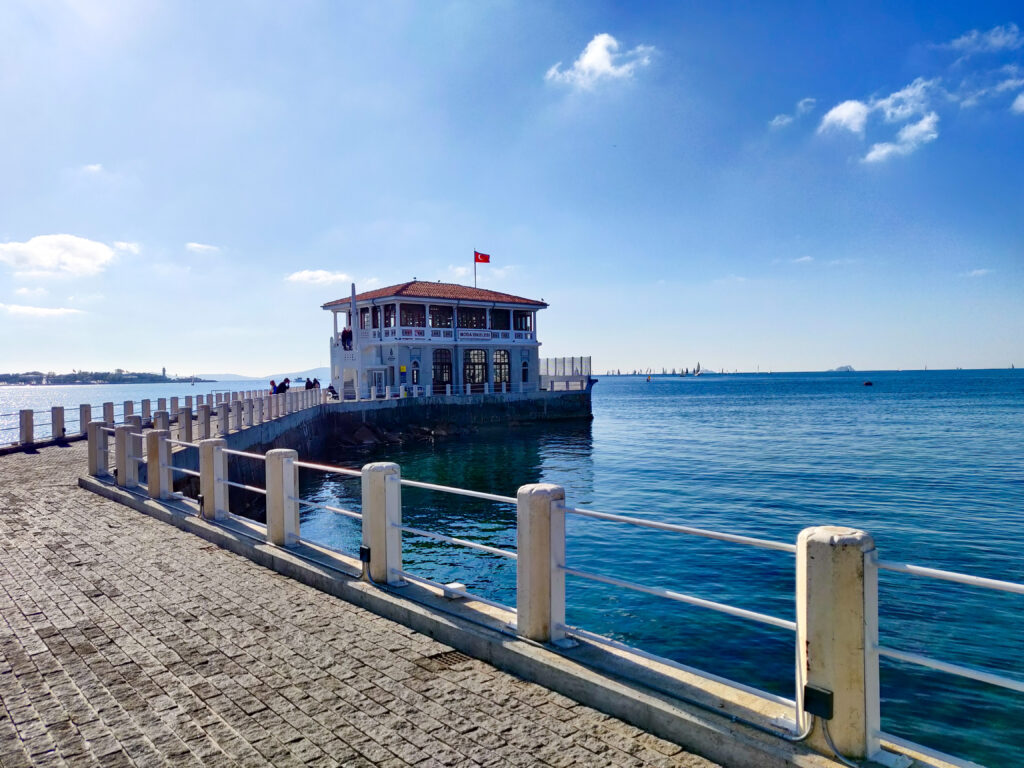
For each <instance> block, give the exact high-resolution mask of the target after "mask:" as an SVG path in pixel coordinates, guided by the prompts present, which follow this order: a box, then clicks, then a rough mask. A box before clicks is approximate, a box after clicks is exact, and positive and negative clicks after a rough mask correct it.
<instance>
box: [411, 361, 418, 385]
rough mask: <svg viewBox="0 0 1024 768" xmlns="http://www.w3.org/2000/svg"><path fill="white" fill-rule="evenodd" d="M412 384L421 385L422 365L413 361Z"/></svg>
mask: <svg viewBox="0 0 1024 768" xmlns="http://www.w3.org/2000/svg"><path fill="white" fill-rule="evenodd" d="M410 383H411V384H412V385H413V386H416V385H417V384H419V383H420V364H419V363H418V362H416V361H415V360H413V361H412V381H411V382H410Z"/></svg>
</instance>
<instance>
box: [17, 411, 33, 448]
mask: <svg viewBox="0 0 1024 768" xmlns="http://www.w3.org/2000/svg"><path fill="white" fill-rule="evenodd" d="M18 422H19V427H20V428H19V430H18V442H19V443H21V444H22V445H31V444H32V443H34V442H35V433H34V432H33V429H34V427H35V423H34V417H33V414H32V409H31V408H23V409H22V410H20V411H18Z"/></svg>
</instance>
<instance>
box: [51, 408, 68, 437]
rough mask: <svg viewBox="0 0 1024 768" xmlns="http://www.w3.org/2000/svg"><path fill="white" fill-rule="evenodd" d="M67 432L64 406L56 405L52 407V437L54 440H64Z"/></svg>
mask: <svg viewBox="0 0 1024 768" xmlns="http://www.w3.org/2000/svg"><path fill="white" fill-rule="evenodd" d="M65 434H66V432H65V430H64V406H63V405H55V406H53V407H52V408H51V409H50V437H52V438H53V439H54V440H63V439H64V436H65Z"/></svg>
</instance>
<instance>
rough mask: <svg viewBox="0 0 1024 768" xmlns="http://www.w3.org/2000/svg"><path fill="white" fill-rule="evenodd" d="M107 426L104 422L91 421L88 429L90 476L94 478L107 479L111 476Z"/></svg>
mask: <svg viewBox="0 0 1024 768" xmlns="http://www.w3.org/2000/svg"><path fill="white" fill-rule="evenodd" d="M106 426H107V424H106V422H103V421H90V422H89V424H88V426H87V427H86V433H87V434H88V436H89V474H90V475H91V476H92V477H106V476H107V475H109V474H110V470H109V469H107V463H108V462H109V460H110V459H109V457H108V455H107V454H108V450H109V449H108V447H107V436H108V435H107V432H105V431H104V430H105V428H106Z"/></svg>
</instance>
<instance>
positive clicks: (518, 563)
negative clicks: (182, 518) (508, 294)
mask: <svg viewBox="0 0 1024 768" xmlns="http://www.w3.org/2000/svg"><path fill="white" fill-rule="evenodd" d="M110 435H114V436H115V438H116V440H115V442H116V449H115V451H114V453H117V450H123V451H127V452H129V456H121V455H116V457H115V458H116V462H115V463H116V464H117V469H118V478H117V482H118V484H119V485H121V484H124V483H126V482H130V472H129V473H128V474H129V477H125V476H124V475H123V474H122V468H123V467H125V466H132V465H134V463H135V462H131V461H129V460H128V458H129V457H130V456H131V452H132V451H134V448H132V447H131V446H132V445H133V441H134V440H135V439H136V438H138V437H140V435H139V434H138V433H137V432H135V431H134V428H133V427H131V426H130V425H121V426H118V427H116V428H114V429H111V428H110V427H107V426H106V425H105V424H103V423H101V422H93V423H91V424H90V432H89V439H90V446H89V448H90V474H94V475H97V476H103V475H105V474H107V467H108V466H109V464H108V458H109V454H110V450H109V446H108V444H107V440H108V438H109V436H110ZM147 438H148V439H147V444H148V446H149V454H148V455H147V458H148V459H149V466H150V468H151V469H150V478H149V482H150V483H151V485H150V488H149V491H150V495H151V496H158V495H159V494H160V493H163V494H164V495H163V496H159V497H160V498H167V496H168V492H169V490H170V489H169V483H168V482H166V480H165V479H163V478H154V473H155V472H156V471H157V470H161V469H162V470H167V474H168V475H169V474H170V472H171V471H179V472H181V473H183V474H186V475H190V476H195V477H198V478H199V480H200V486H201V488H202V489H203V495H204V502H203V507H202V509H201V513H202V514H203V516H204V517H207V518H208V519H212V520H218V519H222V518H225V517H228V516H229V514H230V513H229V511H228V507H227V504H228V501H227V489H228V488H237V489H240V490H244V491H247V492H252V493H256V494H259V495H261V496H263V497H265V498H266V504H267V525H266V538H267V540H268V541H269V542H270V543H272V544H276V545H278V546H294V545H296V544H298V543H299V542H300V538H299V533H300V531H299V510H300V508H306V509H319V510H325V511H328V512H331V513H336V514H338V515H341V516H343V517H346V518H349V519H354V520H358V521H359V522H360V525H361V528H362V541H363V543H364V544H365V547H366V553H365V554H366V560H365V567H366V574H367V575H368V577H369V578H370V579H371V580H372V581H373V582H375V583H377V584H380V585H391V586H393V587H398V586H401V585H402V584H404V583H415V584H421V585H423V586H427V587H430V588H431V589H434V590H437V591H439V592H441V593H443V594H445V595H447V596H449V597H451V596H458V597H462V598H464V599H466V600H467V601H475V602H479V603H481V604H482V605H487V606H490V607H493V608H497V609H499V610H502V611H505V612H506V613H507V614H509V615H510V616H512V617H514V626H515V631H516V632H517V634H519V635H520V636H522V637H526V638H529V639H531V640H536V641H541V642H547V643H552V644H554V645H556V646H558V645H562V644H564V643H565V642H567V641H568V639H569V638H571V639H573V640H577V641H581V642H587V643H594V644H597V645H601V646H605V647H609V648H613V649H616V650H617V651H620V652H624V653H628V654H633V655H635V656H636V657H638V658H641V659H645V660H648V661H653V662H656V663H658V664H660V665H663V666H665V667H668V668H674V669H679V670H683V671H686V672H688V673H692V674H697V675H701V676H703V677H705V678H708V679H711V680H715V681H717V682H719V683H722V684H723V685H728V686H732V687H733V688H735V689H737V690H740V691H744V692H746V693H750V694H753V695H756V696H759V697H761V698H763V699H764V700H766V701H770V702H773V703H774V704H776V705H779V706H785V707H787V708H793V711H794V718H793V722H791V723H790V724H789V727H790V728H794V727H796V728H797V730H801V729H803V730H806V729H808V728H809V727H810V723H811V722H812V718H811V717H810V716H809V715H808V714H807V713H806V711H805V710H804V708H803V691H804V686H807V685H811V686H815V687H817V688H822V689H825V690H827V691H831V692H832V693H833V694H834V706H835V708H836V716H835V717H834V718H833V719H832V720H831V721H829V723H830V727H829V730H830V733H831V737H832V738H833V739H834V742H835V743H836V744H837V748H838V750H839V751H840V752H841V753H844V754H847V755H853V756H859V757H870V758H872V759H880V756H881V755H882V752H881V749H882V748H881V746H880V743H881V741H883V740H884V741H885V742H886V743H889V744H897V745H900V744H902V745H903V746H904V747H907V745H908V744H909V745H910V747H907V748H919V747H920V749H921V750H927V749H928V748H927V747H924V746H920V745H913V744H911V743H910V742H905V741H902V740H898V739H896V738H895V737H892V736H891V735H889V734H887V733H884V732H883V731H882V730H881V727H880V721H879V717H878V711H879V707H880V695H879V691H878V684H877V680H878V667H879V659H880V658H888V659H893V660H897V661H900V662H906V663H910V664H915V665H919V666H923V667H926V668H930V669H933V670H937V671H940V672H944V673H949V674H953V675H957V676H961V677H965V678H969V679H972V680H976V681H980V682H983V683H987V684H991V685H994V686H998V687H1001V688H1004V689H1007V690H1011V691H1015V692H1024V682H1022V681H1020V680H1016V679H1013V678H1011V677H1009V676H1006V675H1002V674H999V673H997V672H993V671H989V670H983V669H976V668H973V667H968V666H964V665H960V664H954V663H951V662H948V661H943V660H939V659H934V658H931V657H929V656H926V655H925V654H922V653H916V652H909V651H905V650H902V649H898V648H894V647H890V646H888V645H882V644H881V643H879V642H878V640H877V637H878V629H877V628H878V609H877V582H878V578H877V574H878V571H891V572H895V573H901V574H907V575H912V576H915V577H923V578H929V579H937V580H940V581H947V582H953V583H958V584H962V585H967V586H971V587H977V588H982V589H988V590H995V591H1001V592H1005V593H1010V594H1018V595H1024V585H1022V584H1018V583H1015V582H1009V581H1000V580H997V579H988V578H981V577H976V576H971V575H968V574H963V573H957V572H953V571H944V570H939V569H933V568H926V567H922V566H917V565H911V564H907V563H896V562H890V561H886V560H879V559H878V558H877V554H876V551H875V548H874V542H873V541H872V540H871V538H870V536H868V535H867V534H864V533H863V532H861V531H853V530H850V529H837V528H810V529H806V530H805V531H803V532H802V533H801V534H800V537H799V538H798V540H797V543H796V544H795V545H794V544H790V543H787V542H782V541H775V540H770V539H765V538H759V537H755V536H749V535H745V534H738V533H730V532H722V531H712V530H707V529H704V528H699V527H694V526H687V525H681V524H677V523H668V522H662V521H659V520H650V519H645V518H640V517H632V516H628V515H622V514H614V513H609V512H600V511H595V510H591V509H578V508H574V507H570V506H566V504H565V502H564V491H563V490H562V489H561V488H559V487H558V486H553V485H543V484H541V485H526V486H523V487H521V488H520V489H519V491H518V494H517V496H515V497H513V496H506V495H501V494H494V493H486V492H481V491H474V490H469V489H464V488H456V487H452V486H445V485H439V484H435V483H427V482H422V481H417V480H408V479H403V478H402V477H401V472H400V468H399V467H398V465H397V464H391V463H374V464H367V465H366V466H364V467H363V468H362V469H361V470H355V469H347V468H343V467H335V466H330V465H327V464H319V463H314V462H303V461H299V460H298V457H297V454H296V452H295V451H292V450H287V449H278V450H273V451H269V452H268V453H267V454H259V453H253V452H245V451H235V450H230V449H228V448H227V447H226V443H225V441H224V440H223V439H208V440H202V441H200V442H199V443H198V444H185V445H187V446H188V447H194V448H198V450H199V453H200V469H199V471H198V472H195V471H192V470H183V469H182V470H174V469H173V468H170V467H168V466H167V465H168V464H169V463H170V462H168V461H166V460H163V461H161V460H160V451H161V446H164V448H169V446H170V445H182V444H181V443H177V442H175V441H171V440H168V439H167V437H166V433H163V432H156V433H150V434H149V435H148V436H147ZM153 451H156V454H155V455H154V453H153ZM229 457H233V458H237V459H242V460H250V461H260V462H262V463H263V464H264V467H265V476H266V483H265V487H262V488H261V487H258V486H255V485H251V484H247V483H236V482H233V481H229V480H228V476H227V469H228V467H227V461H228V458H229ZM154 460H155V461H156V463H154ZM299 469H307V470H310V471H315V472H324V473H329V474H333V475H338V476H341V477H345V478H355V477H359V478H360V481H361V484H362V500H363V503H362V508H361V509H360V510H359V511H355V510H350V509H344V508H342V507H340V506H334V505H331V504H326V503H322V502H319V501H314V500H310V499H302V498H301V497H300V494H299V488H298V473H299ZM403 486H404V487H406V488H417V489H422V490H427V491H434V492H441V493H446V494H454V495H457V496H462V497H466V498H472V499H479V500H481V501H488V502H493V503H499V504H508V505H515V506H516V509H517V521H518V522H517V525H516V538H517V543H516V547H515V550H514V551H513V550H511V549H504V548H501V547H497V546H492V545H490V544H484V543H481V542H477V541H472V540H470V539H467V538H465V537H462V536H459V535H458V533H457V532H452V531H445V532H438V531H430V530H425V529H423V528H421V527H418V526H413V525H408V524H405V523H403V521H402V501H401V488H402V487H403ZM567 515H572V516H577V517H580V518H582V519H586V520H593V521H596V522H601V523H619V524H626V525H630V526H634V527H638V528H642V529H648V530H651V531H653V532H657V533H659V534H674V535H685V536H691V537H698V538H704V539H711V540H717V541H721V542H724V543H728V544H736V545H741V546H747V547H754V548H759V549H764V550H769V551H774V552H782V553H786V554H792V555H795V559H796V563H797V565H796V574H797V579H796V582H797V584H796V597H797V600H796V602H797V612H796V617H795V620H790V619H788V618H780V617H777V616H772V615H769V614H766V613H762V612H759V611H756V610H749V609H747V608H741V607H738V606H735V605H729V604H727V603H724V602H719V601H715V600H710V599H708V598H706V597H701V596H697V595H692V594H687V593H685V592H683V591H679V590H677V589H673V588H670V587H668V586H652V585H649V584H643V583H639V582H636V581H631V580H627V579H624V578H620V577H618V576H614V575H608V574H603V573H595V572H591V571H587V570H584V569H582V568H576V567H573V566H571V565H569V564H568V563H567V561H566V556H565V552H566V532H565V519H566V516H567ZM404 536H413V537H421V538H425V539H428V540H431V541H437V542H440V543H443V544H445V545H450V546H457V547H461V548H468V549H471V550H473V551H476V552H480V553H481V554H483V555H485V556H488V557H500V558H503V559H505V560H511V561H512V562H514V563H515V567H516V573H517V590H516V601H515V605H514V606H510V605H505V604H503V603H501V602H499V601H496V600H493V599H491V598H490V597H487V596H484V595H480V594H476V593H475V592H473V591H471V590H469V589H466V588H464V587H462V586H461V585H460V584H454V583H453V584H442V583H440V582H437V581H434V580H432V579H429V578H427V577H425V576H424V575H421V574H415V573H411V572H410V571H409V570H408V568H406V567H405V566H404V565H403V562H402V540H403V537H404ZM325 549H327V550H330V548H329V547H325ZM342 554H344V553H342ZM360 554H361V555H362V554H363V553H362V552H361V553H360ZM566 577H573V578H579V579H584V580H589V581H593V582H597V583H601V584H604V585H606V586H610V587H614V588H617V589H625V590H630V591H635V592H639V593H643V594H647V595H652V596H655V597H658V598H661V599H667V600H672V601H676V602H680V603H685V604H688V605H691V606H695V607H698V608H701V609H707V610H712V611H716V612H719V613H722V614H724V615H728V616H731V617H733V618H737V619H742V620H745V621H752V622H756V623H759V624H763V625H767V626H771V627H773V628H775V629H782V630H786V631H789V632H794V633H795V635H796V643H795V646H796V649H797V653H798V661H799V663H798V664H797V665H796V673H795V674H796V680H797V686H796V690H797V697H796V700H795V701H794V700H791V699H788V698H786V697H783V696H778V695H775V694H772V693H769V692H766V691H763V690H760V689H758V688H756V687H754V686H751V685H748V684H747V683H744V682H742V681H735V680H729V679H727V678H724V677H719V676H717V675H713V674H710V673H708V672H707V671H705V670H700V669H698V668H696V667H693V666H690V665H687V664H684V663H681V662H679V661H675V660H673V659H669V658H666V657H663V656H659V655H656V654H653V653H650V652H649V651H646V650H644V649H641V648H635V647H631V646H629V645H627V644H625V643H622V642H619V641H617V640H614V639H612V638H609V637H606V636H602V635H600V634H598V633H595V632H593V631H591V630H588V629H587V628H585V627H577V626H572V625H570V624H568V623H567V622H566V620H565V605H566V596H567V591H566V587H565V580H566ZM469 580H470V579H465V581H469ZM865 650H867V652H866V653H865ZM836 670H846V671H847V672H849V671H850V670H855V671H856V670H859V672H857V673H856V674H854V673H851V674H845V673H839V672H836ZM858 680H859V681H861V682H860V683H858V682H856V681H858ZM858 685H859V686H860V687H857V686H858ZM855 722H861V723H866V725H867V727H866V728H865V729H862V730H861V731H857V729H856V728H855V727H851V726H848V725H847V724H848V723H855ZM797 726H798V727H797ZM832 729H835V730H832ZM780 735H783V736H784V737H786V738H800V736H799V735H798V734H793V733H790V734H788V735H785V734H782V733H780ZM865 739H866V741H865ZM949 759H950V761H951V762H954V763H955V764H964V763H963V761H960V762H959V763H957V761H956V759H953V758H949Z"/></svg>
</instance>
